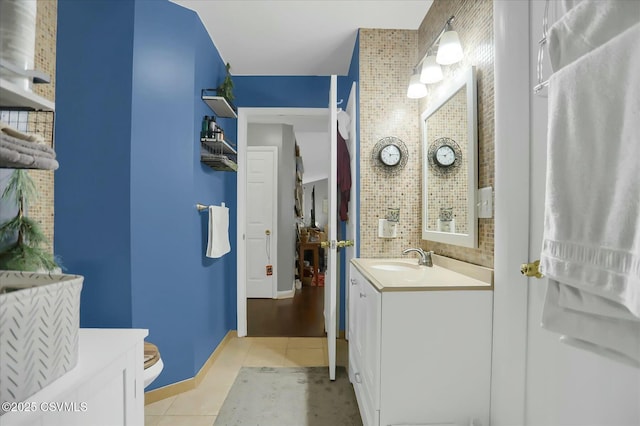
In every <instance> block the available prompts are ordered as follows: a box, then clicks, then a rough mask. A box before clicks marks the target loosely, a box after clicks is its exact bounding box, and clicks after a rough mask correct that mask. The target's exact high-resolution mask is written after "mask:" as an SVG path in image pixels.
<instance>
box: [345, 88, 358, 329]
mask: <svg viewBox="0 0 640 426" xmlns="http://www.w3.org/2000/svg"><path fill="white" fill-rule="evenodd" d="M357 104H358V99H357V91H356V82H353V84H352V85H351V92H349V100H348V101H347V110H346V111H347V114H349V118H350V119H351V125H350V129H349V138H348V139H347V147H348V149H349V154H350V156H351V158H350V160H351V194H350V197H349V212H350V214H349V220H348V221H347V233H346V238H347V240H350V241H353V245H352V246H349V247H345V257H346V258H345V269H346V279H345V283H350V282H351V268H350V267H349V265H351V259H353V258H354V257H356V256H357V253H358V247H359V241H358V214H357V212H358V201H359V200H358V193H357V175H356V167H357V163H356V161H357V160H358V158H357V156H356V153H357V150H356V148H357V147H356V138H357V134H356V130H357V129H356V122H357V119H358V118H357V116H356V114H357V108H356V106H357ZM345 286H346V289H345V298H346V300H345V306H346V312H345V324H344V330H345V338H346V339H349V306H350V305H349V300H350V299H349V298H350V297H351V294H350V289H351V285H349V284H345Z"/></svg>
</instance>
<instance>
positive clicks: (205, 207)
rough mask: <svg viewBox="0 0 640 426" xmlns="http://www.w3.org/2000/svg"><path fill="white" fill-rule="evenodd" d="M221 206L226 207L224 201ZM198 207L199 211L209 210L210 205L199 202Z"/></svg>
mask: <svg viewBox="0 0 640 426" xmlns="http://www.w3.org/2000/svg"><path fill="white" fill-rule="evenodd" d="M220 206H221V207H224V206H225V205H224V203H220ZM196 209H198V211H199V212H203V211H205V210H209V206H205V205H204V204H200V203H197V204H196Z"/></svg>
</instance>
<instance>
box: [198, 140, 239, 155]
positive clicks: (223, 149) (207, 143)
mask: <svg viewBox="0 0 640 426" xmlns="http://www.w3.org/2000/svg"><path fill="white" fill-rule="evenodd" d="M200 142H201V143H202V145H203V146H204V147H206V148H208V150H209V151H210V152H211V153H214V154H234V155H236V154H238V151H236V149H235V147H234V146H233V145H232V144H231V143H230V142H227V141H226V140H221V141H216V140H213V139H209V138H201V139H200Z"/></svg>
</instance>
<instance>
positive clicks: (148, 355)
mask: <svg viewBox="0 0 640 426" xmlns="http://www.w3.org/2000/svg"><path fill="white" fill-rule="evenodd" d="M159 359H160V351H159V350H158V347H157V346H156V345H154V344H153V343H149V342H144V369H145V370H146V369H147V368H149V367H151V366H152V365H154V364H155V363H156V362H158V360H159Z"/></svg>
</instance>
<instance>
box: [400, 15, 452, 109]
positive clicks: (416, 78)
mask: <svg viewBox="0 0 640 426" xmlns="http://www.w3.org/2000/svg"><path fill="white" fill-rule="evenodd" d="M454 19H455V16H453V15H452V16H451V17H450V18H449V19H448V20H447V22H446V23H445V24H444V27H443V28H442V30H440V32H439V33H438V36H437V37H436V38H435V40H433V42H432V43H431V44H430V45H429V47H428V48H427V53H425V55H424V56H423V57H422V59H421V60H420V62H418V64H417V65H416V66H415V68H414V70H413V75H412V76H411V79H410V80H409V88H408V89H407V97H409V98H413V99H416V98H422V97H424V96H426V95H427V87H426V86H425V84H433V83H437V82H439V81H441V80H442V78H443V77H442V68H441V67H440V65H451V64H455V63H456V62H459V61H460V60H462V57H463V53H462V46H461V45H460V37H458V33H457V32H455V31H454V30H453V28H452V26H451V23H452V22H453V21H454ZM436 44H437V46H438V50H437V53H436V55H435V56H434V55H433V50H432V49H433V47H434V46H435V45H436ZM418 71H419V72H418Z"/></svg>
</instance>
